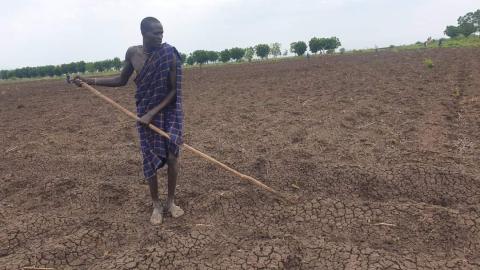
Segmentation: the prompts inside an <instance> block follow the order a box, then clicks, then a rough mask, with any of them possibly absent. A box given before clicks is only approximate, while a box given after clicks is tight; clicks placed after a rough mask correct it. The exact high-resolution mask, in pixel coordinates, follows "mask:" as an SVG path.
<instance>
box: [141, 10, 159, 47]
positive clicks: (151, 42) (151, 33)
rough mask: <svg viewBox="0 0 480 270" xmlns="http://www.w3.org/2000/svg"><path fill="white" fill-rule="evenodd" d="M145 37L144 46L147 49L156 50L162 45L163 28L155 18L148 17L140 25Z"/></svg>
mask: <svg viewBox="0 0 480 270" xmlns="http://www.w3.org/2000/svg"><path fill="white" fill-rule="evenodd" d="M140 30H141V31H142V36H143V45H144V46H145V47H147V48H150V49H151V48H155V47H158V46H160V45H161V44H162V39H163V26H162V24H161V23H160V21H159V20H157V19H156V18H154V17H146V18H144V19H143V20H142V22H141V23H140Z"/></svg>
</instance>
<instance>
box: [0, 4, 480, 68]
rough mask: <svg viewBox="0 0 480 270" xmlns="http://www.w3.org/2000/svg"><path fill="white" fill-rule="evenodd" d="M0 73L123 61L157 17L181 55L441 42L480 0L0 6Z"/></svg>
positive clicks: (167, 37) (477, 5) (165, 36)
mask: <svg viewBox="0 0 480 270" xmlns="http://www.w3.org/2000/svg"><path fill="white" fill-rule="evenodd" d="M0 3H1V6H0V37H1V42H0V69H12V68H18V67H24V66H39V65H47V64H62V63H68V62H72V61H80V60H85V61H96V60H104V59H107V58H113V57H120V58H121V59H123V58H124V55H125V51H126V49H127V48H128V47H129V46H131V45H137V44H141V42H142V39H141V34H140V27H139V24H140V21H141V19H142V18H144V17H146V16H153V17H156V18H158V19H159V20H160V21H161V22H162V23H163V26H164V31H165V34H164V41H166V42H168V43H170V44H172V45H174V46H175V47H177V49H178V50H179V51H181V52H184V53H189V52H192V51H194V50H196V49H207V50H222V49H225V48H231V47H235V46H239V47H247V46H253V45H256V44H258V43H272V42H280V43H281V44H282V50H283V49H287V48H288V47H289V44H290V43H291V42H293V41H298V40H303V41H308V40H309V39H310V38H311V37H313V36H317V37H330V36H337V37H339V38H340V41H341V42H342V47H345V48H346V49H361V48H372V47H374V46H375V45H377V46H379V47H383V46H388V45H390V44H395V45H400V44H409V43H413V42H416V41H420V40H421V41H424V40H425V39H426V38H428V37H429V36H432V37H434V38H438V37H441V36H443V30H444V29H445V26H446V25H455V24H456V20H457V18H458V17H459V16H461V15H464V14H465V13H467V12H470V11H475V10H477V9H479V8H480V1H479V0H402V1H398V0H317V1H313V0H312V1H309V0H296V1H279V0H181V1H176V0H129V1H127V0H115V1H113V0H104V1H98V0H13V1H12V0H7V1H4V0H1V2H0Z"/></svg>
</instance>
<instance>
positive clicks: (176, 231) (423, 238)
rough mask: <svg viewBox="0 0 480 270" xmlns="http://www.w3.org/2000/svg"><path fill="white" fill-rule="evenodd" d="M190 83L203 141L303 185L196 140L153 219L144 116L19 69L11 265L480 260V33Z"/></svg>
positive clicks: (246, 68)
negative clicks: (172, 195) (262, 186)
mask: <svg viewBox="0 0 480 270" xmlns="http://www.w3.org/2000/svg"><path fill="white" fill-rule="evenodd" d="M426 58H430V59H432V60H433V63H434V67H433V68H432V69H429V68H427V67H426V66H425V65H424V64H423V61H424V59H426ZM98 89H99V90H101V91H102V92H104V93H106V94H107V95H108V96H110V97H112V98H114V99H115V100H116V101H118V102H119V103H121V104H123V105H125V106H126V107H128V108H129V109H131V110H134V91H135V90H134V89H135V88H134V85H133V84H129V85H128V86H127V87H124V88H117V89H108V88H102V87H99V88H98ZM184 100H185V103H184V107H185V116H186V122H185V141H186V142H187V143H188V144H190V145H192V146H194V147H196V148H198V149H199V150H201V151H204V152H206V153H207V154H210V155H212V156H213V157H215V158H218V159H219V160H221V161H224V162H226V163H227V164H229V165H231V166H232V167H234V168H236V169H238V170H239V171H241V172H243V173H245V174H248V175H252V176H254V177H256V178H258V179H260V180H262V181H264V182H265V183H266V184H267V185H270V186H271V187H273V188H275V189H277V190H279V191H282V192H284V193H286V194H290V195H292V196H298V197H299V200H298V203H297V204H293V205H288V204H282V203H279V202H278V201H276V200H275V199H273V198H272V197H271V196H270V195H268V194H266V193H264V192H262V191H260V190H258V189H257V188H255V187H254V186H252V185H250V184H248V183H245V182H243V181H242V180H241V179H239V178H238V177H235V176H233V175H232V174H231V173H229V172H226V171H224V170H222V169H218V168H217V167H215V166H213V165H211V164H209V163H208V162H206V161H204V160H203V159H200V158H198V157H196V156H193V155H192V154H190V153H189V152H186V151H183V152H182V154H181V155H182V158H181V173H180V176H179V177H180V178H179V182H178V189H177V190H178V194H177V198H178V199H177V202H178V203H179V205H180V206H181V207H183V209H184V210H185V212H186V214H185V216H183V217H181V218H178V219H172V218H168V217H167V218H166V219H165V222H164V224H163V225H162V226H159V227H153V226H151V225H150V224H149V218H150V213H151V203H150V198H149V194H148V187H147V186H146V185H145V184H144V183H143V180H142V172H141V168H142V167H141V156H140V152H139V146H138V141H137V134H136V130H135V126H134V123H133V122H132V121H131V120H130V119H129V118H128V117H127V116H125V115H123V114H121V113H120V112H117V111H116V110H115V109H113V108H112V107H111V106H110V105H108V104H106V103H105V102H104V101H102V100H101V99H99V98H97V97H95V96H93V95H92V94H90V93H89V92H88V91H86V90H84V89H80V88H75V87H73V86H71V85H67V84H65V83H64V82H63V81H58V80H57V81H55V80H51V81H48V80H47V81H37V82H20V83H15V84H11V83H8V84H1V85H0V116H1V119H0V132H1V137H0V151H1V152H0V153H1V159H0V161H1V162H0V181H1V182H0V269H22V268H23V267H27V266H35V267H44V268H52V269H275V268H277V269H480V146H479V143H480V49H440V50H428V51H408V52H400V53H395V52H382V53H379V54H377V55H376V54H373V53H372V54H363V55H360V54H359V55H341V56H324V57H311V58H310V59H308V60H307V59H303V60H287V61H277V62H262V63H252V64H242V65H227V66H221V67H205V68H202V69H199V68H195V69H189V70H187V71H186V72H185V83H184ZM159 174H160V177H161V178H160V179H162V182H161V187H160V189H161V194H162V198H164V196H165V193H166V191H165V180H164V179H165V170H162V171H160V172H159Z"/></svg>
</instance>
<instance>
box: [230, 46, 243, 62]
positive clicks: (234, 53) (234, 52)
mask: <svg viewBox="0 0 480 270" xmlns="http://www.w3.org/2000/svg"><path fill="white" fill-rule="evenodd" d="M244 55H245V49H242V48H238V47H235V48H231V49H230V57H231V58H232V59H233V60H235V61H237V62H238V61H240V59H242V58H243V56H244Z"/></svg>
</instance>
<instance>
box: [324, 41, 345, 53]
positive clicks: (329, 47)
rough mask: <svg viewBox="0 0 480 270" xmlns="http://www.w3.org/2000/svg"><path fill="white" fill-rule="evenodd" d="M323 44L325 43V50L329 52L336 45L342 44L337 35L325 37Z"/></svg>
mask: <svg viewBox="0 0 480 270" xmlns="http://www.w3.org/2000/svg"><path fill="white" fill-rule="evenodd" d="M325 45H326V47H325V50H327V52H329V53H332V52H334V51H335V50H336V49H337V48H338V47H340V46H342V43H340V40H339V39H338V38H337V37H331V38H327V39H326V44H325Z"/></svg>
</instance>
